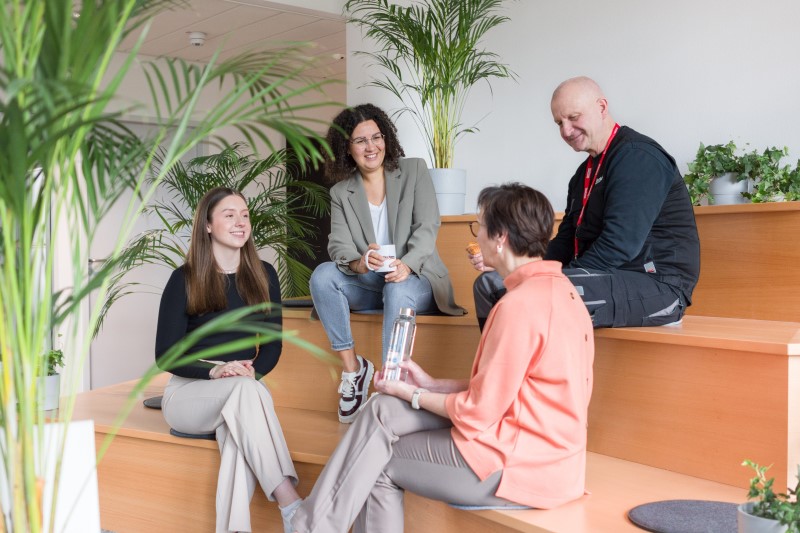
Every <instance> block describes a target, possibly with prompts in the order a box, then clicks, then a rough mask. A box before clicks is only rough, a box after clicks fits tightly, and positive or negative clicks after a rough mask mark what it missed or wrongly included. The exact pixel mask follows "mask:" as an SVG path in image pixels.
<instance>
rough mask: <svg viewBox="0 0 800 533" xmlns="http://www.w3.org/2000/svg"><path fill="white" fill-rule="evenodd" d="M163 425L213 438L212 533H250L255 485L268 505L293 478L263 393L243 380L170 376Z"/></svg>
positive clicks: (270, 406)
mask: <svg viewBox="0 0 800 533" xmlns="http://www.w3.org/2000/svg"><path fill="white" fill-rule="evenodd" d="M162 411H163V413H164V418H165V419H166V421H167V424H169V425H170V427H172V428H173V429H176V430H178V431H182V432H184V433H212V432H216V435H217V445H218V446H219V451H220V465H219V477H218V478H217V527H216V530H217V533H222V532H228V531H252V529H251V526H250V500H252V498H253V492H254V491H255V487H256V481H258V483H259V484H260V485H261V488H262V489H263V491H264V494H266V496H267V498H269V500H270V501H274V498H273V496H272V493H273V492H274V491H275V488H276V487H277V486H278V485H280V484H281V483H283V481H284V480H285V479H286V478H290V479H292V481H293V483H294V484H295V485H297V473H296V472H295V469H294V464H293V463H292V459H291V457H290V456H289V449H288V447H287V446H286V441H285V440H284V438H283V431H281V426H280V423H279V422H278V417H277V416H276V415H275V407H274V406H273V403H272V396H270V394H269V391H268V390H267V387H266V386H264V384H263V383H261V382H259V381H256V380H254V379H252V378H249V377H230V378H220V379H213V380H205V379H187V378H182V377H178V376H172V378H171V379H170V381H169V384H168V385H167V388H166V389H165V390H164V399H163V401H162Z"/></svg>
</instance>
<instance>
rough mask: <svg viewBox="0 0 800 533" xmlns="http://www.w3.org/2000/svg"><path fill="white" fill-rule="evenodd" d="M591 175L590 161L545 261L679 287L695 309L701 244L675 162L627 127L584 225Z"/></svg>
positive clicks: (576, 180)
mask: <svg viewBox="0 0 800 533" xmlns="http://www.w3.org/2000/svg"><path fill="white" fill-rule="evenodd" d="M598 159H599V157H597V158H595V160H594V165H595V168H597V164H598ZM585 172H586V162H584V163H583V164H582V165H581V166H580V167H578V170H577V172H575V175H574V176H573V177H572V179H571V180H570V182H569V191H568V194H567V208H566V211H565V213H564V219H563V220H562V221H561V225H560V226H559V227H558V233H557V234H556V236H555V237H554V238H553V240H552V241H551V242H550V244H549V246H548V248H547V253H546V254H545V259H552V260H556V261H561V263H562V264H563V265H564V267H566V268H586V269H592V270H615V269H620V270H632V271H635V272H642V273H646V274H649V275H651V276H653V277H654V278H656V279H658V280H659V281H661V282H663V283H667V284H668V285H672V286H674V287H676V288H678V289H679V290H681V292H682V293H683V295H684V296H685V298H686V301H687V304H688V303H691V296H692V290H693V289H694V286H695V284H696V283H697V279H698V277H699V275H700V240H699V238H698V235H697V226H696V224H695V219H694V211H693V209H692V203H691V201H690V200H689V194H688V192H687V190H686V184H685V183H684V182H683V179H682V178H681V175H680V172H679V171H678V168H677V166H676V164H675V160H674V159H673V158H672V156H670V155H669V154H668V153H667V152H666V151H665V150H664V149H663V148H662V147H661V146H659V145H658V143H656V142H655V141H654V140H652V139H650V138H649V137H646V136H644V135H642V134H640V133H637V132H636V131H634V130H632V129H631V128H628V127H626V126H623V127H622V128H620V129H619V131H618V133H617V135H616V137H615V138H614V140H613V141H612V142H611V145H610V146H609V148H608V153H607V154H606V158H605V162H604V163H603V168H601V169H600V172H599V174H598V177H597V181H596V182H595V186H594V189H593V190H592V193H591V195H590V196H589V200H588V202H587V204H586V211H585V213H584V216H583V222H582V223H581V225H580V226H577V221H578V216H579V214H580V211H581V207H582V198H583V187H584V176H585ZM576 236H577V239H578V256H577V257H575V244H574V238H575V237H576Z"/></svg>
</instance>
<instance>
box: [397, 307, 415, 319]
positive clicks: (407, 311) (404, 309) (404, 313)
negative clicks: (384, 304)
mask: <svg viewBox="0 0 800 533" xmlns="http://www.w3.org/2000/svg"><path fill="white" fill-rule="evenodd" d="M415 314H416V313H415V312H414V310H413V309H411V308H410V307H401V308H400V316H409V317H413V316H414V315H415Z"/></svg>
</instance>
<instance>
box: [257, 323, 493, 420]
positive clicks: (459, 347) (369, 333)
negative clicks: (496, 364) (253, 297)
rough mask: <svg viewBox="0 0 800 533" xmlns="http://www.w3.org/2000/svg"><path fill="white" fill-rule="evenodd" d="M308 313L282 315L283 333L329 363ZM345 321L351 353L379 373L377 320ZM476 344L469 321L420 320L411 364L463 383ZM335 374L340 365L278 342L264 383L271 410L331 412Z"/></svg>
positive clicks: (321, 336)
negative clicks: (294, 335) (277, 356)
mask: <svg viewBox="0 0 800 533" xmlns="http://www.w3.org/2000/svg"><path fill="white" fill-rule="evenodd" d="M308 314H309V312H308V311H303V312H300V311H286V312H285V315H284V321H283V323H284V329H286V330H296V331H299V332H300V335H301V337H302V338H303V340H306V341H309V342H311V343H313V344H315V345H317V346H319V347H321V348H323V349H326V350H328V351H329V353H330V354H331V356H332V357H334V359H335V355H334V354H333V352H330V342H329V341H328V338H327V337H326V336H325V330H324V329H323V328H322V324H321V323H320V322H319V321H311V320H309V319H308ZM351 316H352V320H351V324H352V330H353V338H354V339H356V351H357V352H358V353H359V354H361V355H363V356H364V357H367V358H368V359H370V360H371V361H372V362H373V364H374V365H375V368H376V369H380V368H381V317H380V316H378V315H351ZM423 321H428V322H424V323H423ZM430 321H435V322H438V323H436V324H432V323H430ZM479 339H480V332H479V330H478V326H477V325H476V324H475V323H474V322H473V319H472V317H459V318H453V317H438V316H437V317H420V324H419V325H418V327H417V337H416V340H415V343H414V360H415V361H417V362H418V363H419V364H420V365H422V366H423V368H425V369H426V370H427V371H428V372H430V373H431V375H433V376H436V377H451V378H467V377H469V374H470V371H471V370H472V361H473V359H474V357H475V351H476V349H477V346H478V341H479ZM335 361H338V359H335ZM340 374H341V366H339V365H338V364H335V363H333V364H332V363H330V362H325V361H321V360H319V359H317V358H316V357H314V356H313V355H311V354H309V353H308V352H307V351H305V350H302V349H300V348H298V347H297V346H294V345H292V344H291V343H284V348H283V354H282V355H281V360H280V362H279V363H278V366H277V367H276V368H275V370H273V371H272V372H271V373H270V374H269V375H268V376H267V377H266V379H265V382H266V383H267V385H268V386H269V388H270V390H271V391H272V394H273V398H274V399H275V404H276V405H280V406H284V407H297V408H300V409H315V410H319V411H327V412H335V411H336V408H337V405H338V403H337V402H338V398H339V396H338V394H337V388H338V386H339V381H340V377H339V376H340Z"/></svg>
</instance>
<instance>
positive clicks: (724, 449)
mask: <svg viewBox="0 0 800 533" xmlns="http://www.w3.org/2000/svg"><path fill="white" fill-rule="evenodd" d="M596 346H597V349H596V356H595V365H594V376H595V389H594V394H593V395H592V402H591V405H590V408H589V443H588V447H589V450H591V451H594V452H597V453H602V454H606V455H611V456H613V457H620V458H623V459H626V460H630V461H635V462H638V463H642V464H647V465H651V466H655V467H658V468H665V469H668V470H672V471H675V472H681V473H684V474H688V475H691V476H696V477H701V478H704V479H710V480H714V481H719V482H721V483H727V484H730V485H741V484H743V483H744V482H745V481H746V480H747V479H748V478H749V477H751V472H750V471H749V470H748V469H745V468H743V467H742V466H740V465H741V462H742V460H744V459H752V460H754V461H757V462H759V463H761V464H773V463H774V466H773V467H772V469H771V470H770V474H771V475H774V476H775V478H776V483H775V484H776V486H778V487H786V480H787V475H791V476H792V477H793V472H795V465H796V464H797V463H798V461H800V438H799V437H800V434H799V433H798V427H799V426H800V417H799V416H798V408H800V390H798V388H797V387H795V388H794V389H790V388H789V381H790V379H793V380H795V381H796V380H798V375H797V373H798V370H800V367H798V363H800V361H798V360H797V357H788V356H778V355H763V354H761V353H753V352H746V351H732V350H721V349H714V348H698V347H680V348H679V349H676V348H675V347H674V346H670V345H663V344H655V343H645V342H636V341H620V340H616V339H597V343H596Z"/></svg>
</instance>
